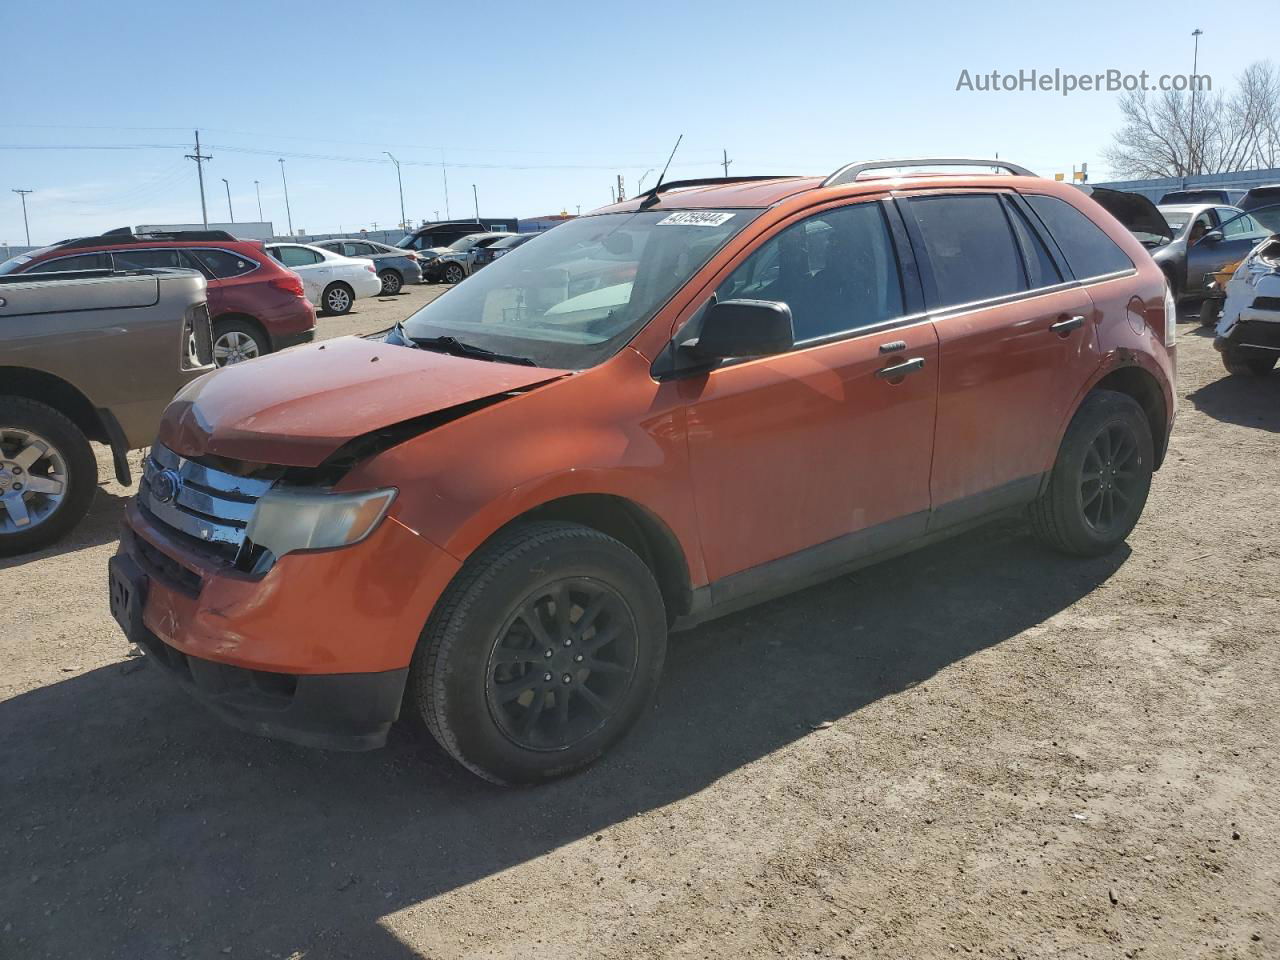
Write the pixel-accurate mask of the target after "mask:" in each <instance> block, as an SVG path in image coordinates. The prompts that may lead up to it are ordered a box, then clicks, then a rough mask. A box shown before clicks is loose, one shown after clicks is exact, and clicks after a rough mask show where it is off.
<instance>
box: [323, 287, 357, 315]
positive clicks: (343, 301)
mask: <svg viewBox="0 0 1280 960" xmlns="http://www.w3.org/2000/svg"><path fill="white" fill-rule="evenodd" d="M320 302H321V303H322V304H323V305H324V310H325V313H328V314H331V315H332V316H335V317H340V316H342V315H343V314H346V313H350V312H351V307H352V305H353V304H354V303H355V302H356V295H355V293H354V291H352V289H351V288H350V287H349V286H347V285H346V284H345V283H331V284H329V285H328V286H327V287H325V288H324V293H323V294H321V296H320Z"/></svg>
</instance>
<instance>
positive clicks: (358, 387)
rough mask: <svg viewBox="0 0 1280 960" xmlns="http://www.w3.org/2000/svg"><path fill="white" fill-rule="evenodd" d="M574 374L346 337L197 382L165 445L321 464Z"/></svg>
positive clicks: (180, 400)
mask: <svg viewBox="0 0 1280 960" xmlns="http://www.w3.org/2000/svg"><path fill="white" fill-rule="evenodd" d="M569 374H570V371H567V370H554V369H548V368H546V367H524V366H516V365H513V364H507V363H495V362H491V361H487V360H473V359H470V358H465V357H455V356H450V355H448V354H443V353H436V352H433V351H428V350H417V349H414V348H412V347H401V346H394V345H391V344H387V343H383V342H382V341H378V340H366V339H363V338H360V337H343V338H341V339H338V340H329V341H327V342H325V343H322V344H314V345H311V346H307V347H298V348H295V349H293V350H286V351H284V352H283V353H277V354H269V355H267V356H265V357H260V358H258V359H257V360H252V361H249V362H247V363H238V364H232V365H230V366H227V367H223V368H222V369H221V370H217V371H215V372H213V373H210V374H207V375H206V376H204V377H201V378H200V379H199V380H196V381H194V382H193V383H191V384H189V385H188V386H187V387H186V388H185V389H184V390H183V391H182V392H181V393H179V394H178V396H177V397H175V398H174V400H173V402H172V403H170V404H169V407H168V409H167V410H166V411H165V414H164V419H163V420H162V421H161V424H160V442H161V443H163V444H164V445H165V446H167V447H169V448H170V449H172V450H174V451H175V452H176V453H178V454H180V455H182V456H185V457H200V456H206V455H213V456H218V457H226V458H228V459H232V460H239V461H246V462H250V463H264V464H279V465H281V466H291V467H315V466H319V465H320V464H321V463H323V462H324V461H325V459H326V458H327V457H328V456H329V455H330V454H332V453H334V452H335V451H336V450H337V449H338V448H339V447H341V446H343V445H344V444H345V443H347V442H348V441H350V440H354V439H355V438H357V437H360V436H363V435H364V434H367V433H370V432H372V431H375V430H380V429H382V428H384V427H389V426H392V425H394V424H401V423H404V422H406V421H413V420H419V419H422V418H426V417H428V415H437V416H434V417H431V418H430V419H431V422H432V423H435V424H437V425H438V424H439V423H441V422H446V421H447V420H448V419H449V417H448V412H449V411H451V410H455V409H456V410H457V411H458V414H459V415H462V414H464V413H466V412H468V411H470V410H472V409H474V407H475V405H476V404H477V403H478V402H480V401H484V400H494V401H495V402H498V401H500V400H501V399H505V398H506V397H508V396H509V395H510V396H515V395H518V394H519V393H521V392H526V391H528V390H531V389H534V388H536V387H538V386H541V385H543V384H546V383H550V382H551V381H553V380H559V379H561V378H562V377H565V376H568V375H569Z"/></svg>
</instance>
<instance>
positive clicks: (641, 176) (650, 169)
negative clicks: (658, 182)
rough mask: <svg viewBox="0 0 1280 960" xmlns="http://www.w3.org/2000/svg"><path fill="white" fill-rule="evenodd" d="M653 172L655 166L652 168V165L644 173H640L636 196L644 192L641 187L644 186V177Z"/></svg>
mask: <svg viewBox="0 0 1280 960" xmlns="http://www.w3.org/2000/svg"><path fill="white" fill-rule="evenodd" d="M651 173H653V168H652V167H650V168H649V169H648V170H646V171H645V172H644V173H642V174H640V179H639V180H637V181H636V196H637V197H638V196H640V194H641V193H642V192H643V191H642V190H641V189H640V188H641V187H643V186H644V178H645V177H647V176H648V175H649V174H651Z"/></svg>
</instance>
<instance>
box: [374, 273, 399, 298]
mask: <svg viewBox="0 0 1280 960" xmlns="http://www.w3.org/2000/svg"><path fill="white" fill-rule="evenodd" d="M378 279H379V280H381V281H382V295H383V296H384V297H394V296H395V295H396V294H397V293H399V292H400V288H401V287H403V286H404V278H403V277H402V276H400V274H398V273H397V272H396V271H394V270H383V271H382V272H381V273H380V274H378Z"/></svg>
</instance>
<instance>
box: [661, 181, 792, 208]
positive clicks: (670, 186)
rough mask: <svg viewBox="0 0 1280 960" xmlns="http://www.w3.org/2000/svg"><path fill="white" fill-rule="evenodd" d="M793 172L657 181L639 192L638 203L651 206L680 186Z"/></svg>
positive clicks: (704, 185)
mask: <svg viewBox="0 0 1280 960" xmlns="http://www.w3.org/2000/svg"><path fill="white" fill-rule="evenodd" d="M793 176H794V174H789V173H784V174H757V175H755V176H750V177H699V178H698V179H696V180H668V181H666V182H665V183H659V184H657V185H656V186H654V187H653V188H652V189H651V190H646V191H645V192H644V193H642V194H640V196H641V197H642V198H643V199H642V200H641V203H640V209H641V210H643V209H645V207H651V206H653V205H654V204H655V203H657V202H658V196H659V195H660V194H663V193H666V192H667V191H668V190H676V189H679V188H680V187H711V186H715V185H716V184H722V183H751V182H753V181H755V180H786V179H788V178H789V177H793Z"/></svg>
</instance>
